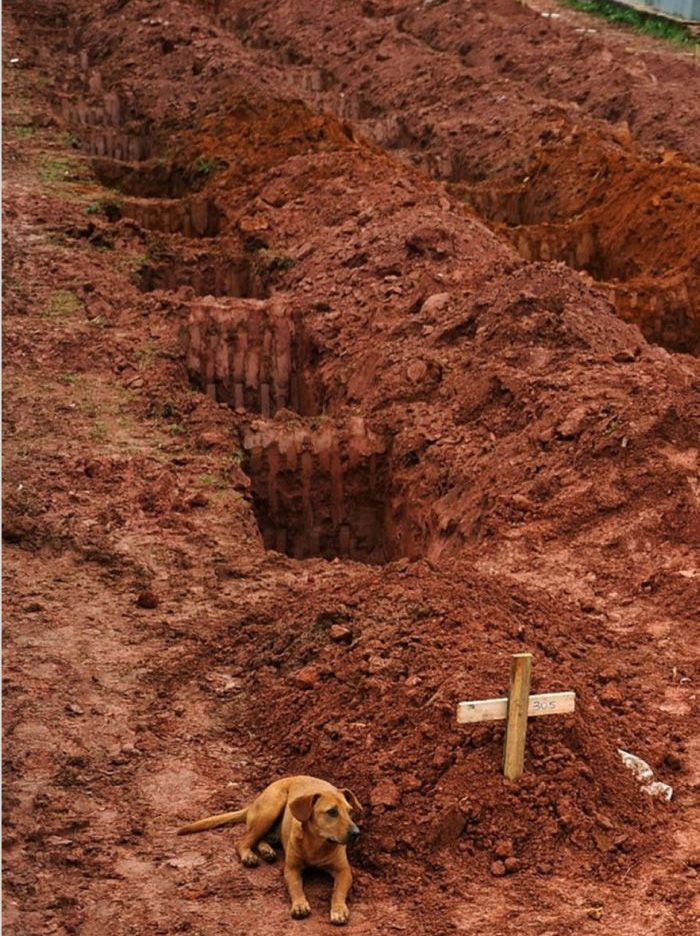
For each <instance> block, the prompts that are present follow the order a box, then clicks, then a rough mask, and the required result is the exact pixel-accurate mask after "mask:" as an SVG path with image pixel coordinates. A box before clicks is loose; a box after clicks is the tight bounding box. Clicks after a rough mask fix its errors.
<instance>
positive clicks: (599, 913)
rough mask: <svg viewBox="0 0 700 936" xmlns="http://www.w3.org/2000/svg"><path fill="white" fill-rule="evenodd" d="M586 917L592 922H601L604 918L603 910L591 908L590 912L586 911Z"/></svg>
mask: <svg viewBox="0 0 700 936" xmlns="http://www.w3.org/2000/svg"><path fill="white" fill-rule="evenodd" d="M586 916H587V917H589V918H590V919H591V920H601V919H602V918H603V908H602V907H591V908H590V909H589V910H586Z"/></svg>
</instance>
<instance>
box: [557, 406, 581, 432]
mask: <svg viewBox="0 0 700 936" xmlns="http://www.w3.org/2000/svg"><path fill="white" fill-rule="evenodd" d="M587 415H588V410H587V408H586V407H585V406H577V407H576V409H573V410H572V411H571V412H570V413H569V414H568V416H566V417H565V418H564V419H562V421H561V422H560V423H559V424H558V425H557V428H556V431H557V435H558V436H559V438H560V439H575V438H576V436H578V435H580V433H581V430H582V429H583V422H584V420H585V418H586V416H587Z"/></svg>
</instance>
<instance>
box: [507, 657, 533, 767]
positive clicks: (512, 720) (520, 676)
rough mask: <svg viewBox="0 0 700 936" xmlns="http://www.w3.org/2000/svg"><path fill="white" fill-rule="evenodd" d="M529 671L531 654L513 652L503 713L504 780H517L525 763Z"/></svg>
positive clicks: (530, 669) (530, 670) (530, 672)
mask: <svg viewBox="0 0 700 936" xmlns="http://www.w3.org/2000/svg"><path fill="white" fill-rule="evenodd" d="M531 674H532V654H531V653H514V654H513V662H512V664H511V670H510V690H509V692H508V709H507V713H506V740H505V744H504V746H503V774H504V776H505V777H507V778H508V780H517V779H518V777H520V776H522V772H523V767H524V765H525V735H526V733H527V713H528V708H529V705H530V677H531Z"/></svg>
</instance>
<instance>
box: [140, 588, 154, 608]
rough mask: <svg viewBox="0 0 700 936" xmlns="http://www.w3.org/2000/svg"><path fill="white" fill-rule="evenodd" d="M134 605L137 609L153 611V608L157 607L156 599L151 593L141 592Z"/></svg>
mask: <svg viewBox="0 0 700 936" xmlns="http://www.w3.org/2000/svg"><path fill="white" fill-rule="evenodd" d="M136 604H137V605H138V606H139V608H148V609H149V610H153V608H157V607H158V604H159V602H158V597H157V596H156V595H155V594H154V593H153V592H152V591H148V590H146V591H142V592H141V594H140V595H139V596H138V598H137V599H136Z"/></svg>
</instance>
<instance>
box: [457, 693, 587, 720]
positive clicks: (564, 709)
mask: <svg viewBox="0 0 700 936" xmlns="http://www.w3.org/2000/svg"><path fill="white" fill-rule="evenodd" d="M575 708H576V693H575V692H545V693H543V694H542V695H531V696H530V701H529V706H528V710H527V714H528V716H530V717H533V716H536V715H567V714H568V713H570V712H573V711H574V709H575ZM507 711H508V699H480V700H479V701H476V702H460V703H459V705H458V706H457V721H458V722H459V723H460V724H462V725H465V724H468V723H469V722H484V721H500V720H502V719H505V717H506V712H507Z"/></svg>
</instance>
